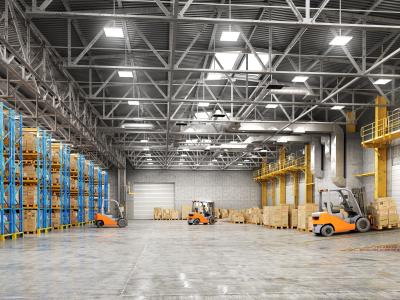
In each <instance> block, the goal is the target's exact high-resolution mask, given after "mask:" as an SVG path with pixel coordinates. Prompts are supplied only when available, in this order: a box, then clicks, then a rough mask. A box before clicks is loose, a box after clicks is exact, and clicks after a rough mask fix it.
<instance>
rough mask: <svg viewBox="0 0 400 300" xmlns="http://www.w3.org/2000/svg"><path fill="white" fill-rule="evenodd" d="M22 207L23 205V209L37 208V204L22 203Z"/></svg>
mask: <svg viewBox="0 0 400 300" xmlns="http://www.w3.org/2000/svg"><path fill="white" fill-rule="evenodd" d="M23 207H24V209H37V208H38V206H37V204H32V205H27V204H24V205H23Z"/></svg>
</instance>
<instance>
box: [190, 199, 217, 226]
mask: <svg viewBox="0 0 400 300" xmlns="http://www.w3.org/2000/svg"><path fill="white" fill-rule="evenodd" d="M215 222H216V221H215V217H214V202H212V201H197V200H194V201H193V202H192V211H191V212H190V213H189V215H188V224H189V225H199V224H203V225H208V224H209V225H213V224H215Z"/></svg>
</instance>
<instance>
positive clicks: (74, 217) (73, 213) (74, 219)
mask: <svg viewBox="0 0 400 300" xmlns="http://www.w3.org/2000/svg"><path fill="white" fill-rule="evenodd" d="M77 223H78V211H76V210H71V224H77Z"/></svg>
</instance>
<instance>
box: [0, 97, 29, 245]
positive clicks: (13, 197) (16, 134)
mask: <svg viewBox="0 0 400 300" xmlns="http://www.w3.org/2000/svg"><path fill="white" fill-rule="evenodd" d="M0 147H1V149H2V150H1V154H0V170H1V174H4V175H5V176H4V175H3V176H0V185H1V186H0V239H1V240H5V239H15V238H18V237H23V236H24V234H23V206H22V203H23V193H22V183H23V176H22V171H23V169H22V164H23V160H22V115H21V114H19V115H16V114H15V111H14V110H12V109H10V108H8V107H7V106H5V105H4V104H3V103H0Z"/></svg>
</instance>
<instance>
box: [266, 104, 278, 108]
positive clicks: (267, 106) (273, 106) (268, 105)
mask: <svg viewBox="0 0 400 300" xmlns="http://www.w3.org/2000/svg"><path fill="white" fill-rule="evenodd" d="M277 107H278V104H274V103H269V104H267V105H266V106H265V108H277Z"/></svg>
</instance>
